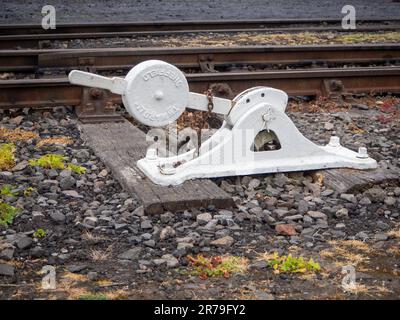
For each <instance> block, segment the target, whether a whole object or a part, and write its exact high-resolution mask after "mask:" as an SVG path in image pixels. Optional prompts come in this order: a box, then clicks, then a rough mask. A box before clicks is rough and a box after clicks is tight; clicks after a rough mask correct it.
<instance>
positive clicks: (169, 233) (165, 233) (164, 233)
mask: <svg viewBox="0 0 400 320" xmlns="http://www.w3.org/2000/svg"><path fill="white" fill-rule="evenodd" d="M175 234H176V232H175V230H174V229H173V228H172V227H170V226H166V227H165V228H164V229H162V230H161V232H160V240H166V239H169V238H173V237H175Z"/></svg>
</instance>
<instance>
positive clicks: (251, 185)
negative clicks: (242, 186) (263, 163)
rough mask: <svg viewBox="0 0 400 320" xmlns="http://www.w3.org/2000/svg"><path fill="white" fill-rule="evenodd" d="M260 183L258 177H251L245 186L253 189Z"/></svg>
mask: <svg viewBox="0 0 400 320" xmlns="http://www.w3.org/2000/svg"><path fill="white" fill-rule="evenodd" d="M260 184H261V181H260V180H259V179H251V180H250V182H249V184H248V185H247V188H248V189H249V190H254V189H256V188H258V187H259V186H260Z"/></svg>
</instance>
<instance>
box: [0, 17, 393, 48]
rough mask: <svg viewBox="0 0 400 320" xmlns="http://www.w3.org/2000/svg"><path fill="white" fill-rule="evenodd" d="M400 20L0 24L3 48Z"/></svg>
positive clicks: (375, 26) (377, 27)
mask: <svg viewBox="0 0 400 320" xmlns="http://www.w3.org/2000/svg"><path fill="white" fill-rule="evenodd" d="M399 29H400V20H398V19H388V20H385V21H379V20H373V19H370V20H359V21H358V22H357V29H356V30H345V29H343V28H342V26H341V20H337V19H314V20H301V19H300V20H253V21H239V20H235V21H181V22H172V21H171V22H138V23H101V24H92V23H86V24H60V25H57V28H56V29H49V30H44V29H43V28H42V27H41V26H40V25H32V24H20V25H0V49H3V50H4V49H16V48H18V49H20V48H31V49H35V48H42V47H43V44H44V43H46V42H48V41H54V40H74V39H96V38H115V37H131V36H151V35H153V36H155V35H170V34H182V33H199V32H225V33H226V32H239V31H240V32H254V31H256V32H304V31H313V32H320V31H335V32H352V31H369V32H377V31H389V30H399Z"/></svg>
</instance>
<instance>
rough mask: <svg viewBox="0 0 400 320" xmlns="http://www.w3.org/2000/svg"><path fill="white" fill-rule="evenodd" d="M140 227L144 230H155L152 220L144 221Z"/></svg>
mask: <svg viewBox="0 0 400 320" xmlns="http://www.w3.org/2000/svg"><path fill="white" fill-rule="evenodd" d="M140 227H141V228H142V229H151V228H153V225H152V224H151V221H150V220H147V219H146V220H143V221H142V223H141V224H140Z"/></svg>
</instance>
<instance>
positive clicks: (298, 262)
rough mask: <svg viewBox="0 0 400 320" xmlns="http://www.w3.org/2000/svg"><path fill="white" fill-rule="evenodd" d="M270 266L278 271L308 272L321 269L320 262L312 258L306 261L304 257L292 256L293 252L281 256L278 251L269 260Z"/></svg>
mask: <svg viewBox="0 0 400 320" xmlns="http://www.w3.org/2000/svg"><path fill="white" fill-rule="evenodd" d="M268 266H269V267H271V268H273V269H274V270H275V271H276V272H277V273H280V272H288V273H306V272H318V271H320V270H321V266H320V265H319V263H317V262H315V261H314V260H313V259H312V258H310V259H309V260H308V261H306V260H304V258H303V257H299V258H296V257H292V255H291V254H289V255H287V256H279V254H278V253H276V252H275V253H274V256H273V258H272V259H271V260H269V261H268Z"/></svg>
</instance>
